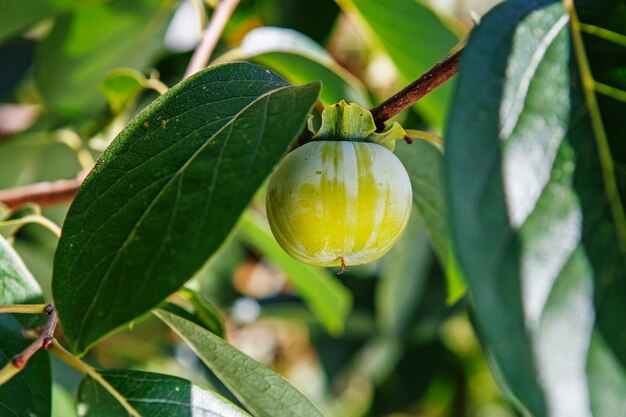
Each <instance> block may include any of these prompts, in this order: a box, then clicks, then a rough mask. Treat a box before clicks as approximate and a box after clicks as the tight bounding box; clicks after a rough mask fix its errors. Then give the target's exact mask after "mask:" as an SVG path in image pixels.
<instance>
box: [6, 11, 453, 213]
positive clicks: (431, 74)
mask: <svg viewBox="0 0 626 417" xmlns="http://www.w3.org/2000/svg"><path fill="white" fill-rule="evenodd" d="M238 4H239V0H222V1H221V2H220V3H219V4H218V6H217V8H216V10H215V13H214V14H213V16H212V17H211V20H210V22H209V24H208V26H207V30H206V32H205V34H204V37H203V39H202V41H201V43H200V45H199V46H198V48H197V49H196V52H195V53H194V55H193V57H192V58H191V60H190V62H189V66H188V67H187V71H186V72H185V77H184V78H187V77H188V76H190V75H192V74H194V73H196V72H197V71H200V70H201V69H202V68H204V67H205V66H206V64H207V63H208V61H209V59H210V57H211V54H212V53H213V49H214V48H215V45H216V44H217V40H218V39H219V37H220V35H221V33H222V31H223V29H224V26H225V25H226V23H227V22H228V19H229V18H230V16H231V14H232V13H233V11H234V10H235V8H236V7H237V5H238ZM462 52H463V49H462V48H461V49H459V50H458V51H456V52H455V53H453V54H451V55H449V56H447V57H446V58H444V59H442V60H441V61H439V62H438V63H437V64H436V65H435V66H434V67H432V68H431V69H430V70H428V71H426V72H425V73H424V74H422V75H421V76H420V77H419V78H418V79H416V80H415V81H413V82H412V83H411V84H409V85H407V86H406V87H404V88H403V89H402V90H400V91H399V92H398V93H396V94H394V95H393V96H391V97H389V98H388V99H387V100H385V101H383V102H382V103H380V104H379V105H378V106H376V107H374V108H372V109H371V110H370V112H371V113H372V116H373V117H374V122H375V123H376V126H377V127H378V128H379V129H383V128H384V126H385V122H386V121H387V120H389V119H390V118H392V117H393V116H395V115H396V114H398V113H400V112H402V111H403V110H405V109H406V108H408V107H409V106H411V105H412V104H414V103H415V102H416V101H418V100H419V99H421V98H422V97H424V96H426V95H427V94H428V93H430V92H431V91H433V90H434V89H436V88H437V87H439V86H440V85H442V84H443V83H445V82H446V81H448V80H449V79H450V78H452V77H453V76H454V75H455V74H456V72H457V69H458V65H459V60H460V57H461V54H462ZM83 179H84V174H83V173H81V174H80V175H79V176H78V177H76V178H74V179H71V180H59V181H54V182H43V183H37V184H32V185H27V186H24V187H19V188H14V189H10V190H4V191H2V190H0V203H4V204H5V205H6V206H8V207H9V208H15V207H18V206H20V205H21V204H24V203H26V202H32V203H36V204H38V205H40V206H51V205H55V204H61V203H64V202H67V201H70V200H71V199H72V198H73V197H74V195H75V194H76V191H77V190H78V188H79V187H80V184H81V183H82V181H83Z"/></svg>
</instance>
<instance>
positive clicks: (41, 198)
mask: <svg viewBox="0 0 626 417" xmlns="http://www.w3.org/2000/svg"><path fill="white" fill-rule="evenodd" d="M84 178H85V173H84V172H81V173H79V174H78V176H77V177H76V178H73V179H70V180H58V181H52V182H38V183H35V184H30V185H25V186H23V187H18V188H12V189H10V190H0V203H4V204H5V205H6V206H7V207H9V208H15V207H19V206H20V205H22V204H24V203H35V204H38V205H40V206H42V207H43V206H52V205H55V204H61V203H65V202H67V201H70V200H71V199H72V198H74V195H75V194H76V191H78V188H79V187H80V185H81V184H82V182H83V179H84Z"/></svg>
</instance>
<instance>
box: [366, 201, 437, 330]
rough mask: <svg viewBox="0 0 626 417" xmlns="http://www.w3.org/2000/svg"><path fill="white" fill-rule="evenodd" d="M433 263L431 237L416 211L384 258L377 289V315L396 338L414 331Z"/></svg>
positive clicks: (384, 326)
mask: <svg viewBox="0 0 626 417" xmlns="http://www.w3.org/2000/svg"><path fill="white" fill-rule="evenodd" d="M432 263H433V255H432V251H431V249H430V245H429V243H428V238H427V236H426V233H425V230H424V228H423V226H422V225H421V224H420V222H419V220H418V219H417V214H416V212H415V211H414V212H413V214H412V215H411V218H410V220H409V224H408V226H407V228H406V230H405V231H404V235H403V236H402V237H401V238H400V240H399V241H398V243H396V244H395V245H394V247H393V248H391V250H390V251H389V253H387V254H386V255H385V257H384V258H383V267H382V270H381V272H380V283H379V284H378V288H377V290H376V311H377V314H376V315H377V318H378V319H379V323H380V325H381V326H380V327H381V328H382V329H384V330H386V331H389V332H390V333H391V334H392V335H393V336H396V337H399V336H403V335H404V334H405V332H407V331H408V330H410V328H411V325H412V324H413V322H414V319H415V315H416V312H417V309H418V308H419V306H420V304H421V300H422V296H424V289H425V287H426V283H427V280H428V278H429V276H430V269H431V268H430V267H431V266H432Z"/></svg>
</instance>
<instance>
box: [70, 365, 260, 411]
mask: <svg viewBox="0 0 626 417" xmlns="http://www.w3.org/2000/svg"><path fill="white" fill-rule="evenodd" d="M101 375H102V376H103V377H104V379H105V380H106V381H107V382H108V383H110V384H111V385H112V386H113V388H115V389H116V390H117V391H118V392H119V393H120V394H121V395H122V396H123V397H125V398H126V399H127V400H128V402H129V403H130V405H131V406H132V407H134V408H135V410H137V411H138V412H139V414H141V415H142V416H146V417H250V415H249V414H248V413H246V412H245V411H243V410H241V409H240V408H238V407H237V406H235V405H234V404H232V403H231V402H230V401H228V400H226V399H225V398H223V397H222V396H220V395H218V394H216V393H214V392H212V391H210V390H208V389H206V388H203V387H200V386H198V385H195V384H192V383H191V382H190V381H187V380H186V379H182V378H177V377H174V376H170V375H162V374H154V373H149V372H139V371H127V370H112V371H103V372H101ZM76 405H77V410H78V416H79V417H100V416H106V417H127V416H128V411H126V410H125V409H124V408H123V407H122V405H120V403H119V402H118V401H117V400H116V399H115V398H114V397H113V396H112V395H111V394H110V393H109V392H108V391H106V390H105V389H104V388H102V386H101V385H100V384H99V383H98V382H96V381H95V380H93V379H92V378H90V377H88V376H87V377H85V378H83V380H82V381H81V383H80V386H79V388H78V401H77V404H76Z"/></svg>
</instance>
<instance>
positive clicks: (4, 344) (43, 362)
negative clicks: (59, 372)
mask: <svg viewBox="0 0 626 417" xmlns="http://www.w3.org/2000/svg"><path fill="white" fill-rule="evenodd" d="M42 302H43V300H42V298H41V290H40V289H39V286H38V284H37V282H36V281H35V279H34V278H33V276H32V275H31V274H30V272H28V270H27V269H26V267H25V266H24V263H23V262H22V260H21V259H20V258H19V256H18V255H17V253H16V252H15V251H14V250H13V248H12V247H11V246H10V245H9V244H8V243H7V242H6V240H4V238H3V237H1V236H0V305H3V304H38V303H42ZM18 319H19V320H18ZM39 319H40V317H37V316H28V315H12V314H0V368H2V367H4V366H5V365H6V364H7V363H8V362H9V361H10V360H11V358H13V356H15V355H16V354H18V353H20V352H21V351H22V350H24V349H25V348H26V347H27V346H28V345H29V344H30V343H31V340H28V339H26V338H24V337H23V336H22V329H23V328H29V327H30V326H36V325H37V324H39V323H41V321H40V320H39ZM51 385H52V381H51V377H50V362H49V357H48V354H47V353H46V352H45V351H40V352H38V353H36V354H35V355H34V356H33V357H32V358H31V359H30V360H29V362H28V365H27V367H26V368H25V369H24V370H23V371H22V372H20V373H18V374H17V375H15V376H14V377H13V378H12V379H11V380H9V381H8V382H7V383H5V384H4V385H2V387H0V415H3V416H4V415H7V416H12V415H16V416H33V417H35V416H36V417H49V416H50V412H51V408H50V400H51V395H52V394H51Z"/></svg>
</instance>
